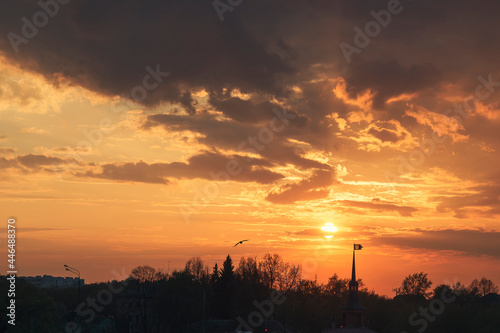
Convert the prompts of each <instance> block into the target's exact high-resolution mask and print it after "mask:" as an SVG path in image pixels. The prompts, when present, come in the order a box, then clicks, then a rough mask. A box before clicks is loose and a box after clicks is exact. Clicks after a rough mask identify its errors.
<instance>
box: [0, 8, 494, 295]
mask: <svg viewBox="0 0 500 333" xmlns="http://www.w3.org/2000/svg"><path fill="white" fill-rule="evenodd" d="M60 1H61V3H59V2H56V1H55V0H47V1H46V3H47V4H50V5H47V6H45V7H46V8H45V9H43V8H42V7H43V6H41V5H40V4H37V3H36V2H33V1H14V0H9V1H6V2H3V4H2V5H1V6H2V8H1V9H2V10H0V31H1V38H0V169H1V170H0V184H1V187H0V188H1V192H0V195H1V199H0V207H1V213H2V218H3V219H4V221H5V223H4V224H3V225H4V226H5V225H6V221H7V219H8V218H9V217H15V218H16V220H17V222H16V225H17V228H18V230H17V231H18V232H17V243H16V245H17V247H16V249H17V262H16V263H17V265H18V273H19V275H43V274H50V275H54V276H71V275H69V274H67V272H65V271H64V267H63V264H68V265H70V266H72V267H75V268H78V269H79V270H80V271H81V272H82V278H85V280H86V282H97V281H107V280H111V279H113V278H115V277H114V274H113V273H112V271H113V270H116V271H119V272H122V271H123V270H124V271H125V272H126V273H129V272H130V270H131V269H132V268H133V267H135V266H138V265H151V266H154V267H157V268H164V269H165V270H167V269H168V267H170V271H172V270H173V269H179V268H181V267H182V266H183V265H184V263H185V262H186V261H187V260H188V259H189V258H191V257H193V256H200V257H202V259H203V260H205V262H206V263H207V264H208V265H209V266H210V269H211V267H212V266H213V264H214V263H215V262H218V263H219V264H221V263H222V261H223V260H224V258H225V256H227V255H228V254H230V255H231V257H232V258H233V260H235V261H236V265H237V262H238V261H239V259H240V257H241V256H258V257H259V258H262V256H263V255H264V254H265V253H268V252H271V253H279V254H281V255H282V256H283V258H284V259H285V260H286V261H289V262H292V263H295V264H301V265H303V271H304V274H303V275H304V277H306V278H310V279H314V278H315V277H316V276H317V279H318V281H320V282H326V280H327V278H328V277H329V276H331V275H333V274H334V273H338V274H339V275H340V276H341V277H348V276H349V272H350V268H351V266H350V265H351V257H352V243H354V242H355V243H360V244H362V245H363V246H364V248H363V250H361V251H357V253H356V254H357V263H358V268H357V271H358V275H359V277H360V278H362V279H363V280H364V281H365V284H366V286H367V287H368V288H369V289H374V290H375V291H376V292H377V293H379V294H386V295H389V296H393V295H394V293H393V292H392V288H395V287H397V286H398V285H399V284H400V283H401V281H402V279H403V278H404V277H405V276H406V275H408V274H411V273H415V272H420V271H423V272H427V273H429V277H430V278H431V280H432V281H433V282H434V284H435V285H437V284H440V283H444V282H449V283H453V282H454V281H457V280H459V281H462V282H463V283H465V284H469V283H470V282H471V281H472V279H474V278H478V279H479V278H481V277H482V276H485V277H487V278H489V279H491V280H493V282H495V283H496V284H497V285H498V284H500V223H499V221H500V220H499V218H500V168H499V166H500V155H499V151H500V134H499V133H500V61H499V59H500V44H499V43H498V41H499V40H500V21H499V20H498V17H497V16H498V13H499V11H500V3H498V2H497V1H493V0H491V1H483V2H481V5H480V6H479V5H478V4H475V3H473V2H469V1H439V2H432V1H429V0H414V1H410V0H405V1H401V3H399V2H397V1H395V0H391V1H360V0H358V1H326V0H324V1H320V0H318V1H309V2H308V1H295V0H287V1H285V0H277V1H263V0H252V1H250V0H242V1H235V0H233V1H228V2H226V1H225V0H222V1H219V2H212V1H208V0H207V1H195V0H182V1H181V0H172V1H152V0H147V1H132V0H120V1H118V0H106V1H98V0H90V1H78V0H73V1H69V2H68V3H66V4H63V3H65V1H62V0H60ZM214 3H215V4H216V5H217V4H218V5H217V6H219V7H217V8H216V6H215V5H214ZM229 3H232V4H233V5H234V6H231V5H229ZM220 4H222V5H220ZM221 6H222V7H221ZM221 8H222V9H221ZM46 12H47V13H48V14H46ZM221 18H222V20H221ZM325 223H332V224H333V225H334V226H335V227H337V229H338V230H337V232H335V233H334V237H332V238H325V237H324V236H325V233H324V232H323V231H322V230H321V227H322V226H324V225H325ZM1 235H2V240H3V241H2V242H1V244H2V246H1V250H0V254H1V256H2V267H4V265H5V263H6V257H7V253H6V245H5V240H6V229H5V228H3V230H1ZM241 239H250V241H249V242H246V243H244V244H242V245H239V246H237V247H233V245H234V244H235V243H236V242H237V241H239V240H241ZM4 258H5V260H4ZM3 270H4V269H3ZM4 273H5V272H2V273H1V274H4Z"/></svg>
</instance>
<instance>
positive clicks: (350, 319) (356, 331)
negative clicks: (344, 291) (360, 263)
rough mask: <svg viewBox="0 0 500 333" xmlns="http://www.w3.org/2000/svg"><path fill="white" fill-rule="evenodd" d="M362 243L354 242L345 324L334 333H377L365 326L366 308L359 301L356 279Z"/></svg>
mask: <svg viewBox="0 0 500 333" xmlns="http://www.w3.org/2000/svg"><path fill="white" fill-rule="evenodd" d="M362 248H363V246H362V245H361V244H354V249H353V251H352V275H351V281H349V300H348V301H347V305H346V306H345V307H343V308H342V319H343V324H344V325H343V326H341V328H337V329H334V330H333V331H331V332H332V333H337V332H338V333H341V332H345V333H377V332H375V331H372V330H370V329H368V328H365V327H364V326H363V317H364V313H365V311H366V309H365V308H364V307H363V306H362V305H361V304H360V303H359V297H358V287H359V283H358V281H357V280H356V250H361V249H362Z"/></svg>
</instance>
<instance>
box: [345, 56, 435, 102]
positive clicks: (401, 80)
mask: <svg viewBox="0 0 500 333" xmlns="http://www.w3.org/2000/svg"><path fill="white" fill-rule="evenodd" d="M346 76H347V77H346V82H347V85H348V92H349V94H350V95H351V97H353V98H355V97H356V96H357V95H358V94H360V93H361V92H363V91H364V90H367V89H370V90H371V91H372V93H374V98H373V107H374V108H375V109H382V108H384V105H385V102H386V101H387V100H388V99H389V98H391V97H396V96H398V95H401V94H404V93H407V94H411V93H416V92H418V91H420V90H423V89H428V88H430V87H432V86H434V85H437V84H439V83H440V79H439V73H438V72H437V70H436V69H434V68H433V67H432V66H431V65H429V64H427V65H412V66H411V67H409V68H405V67H403V66H402V65H401V64H399V63H398V62H397V61H395V60H391V61H381V60H376V61H370V62H366V63H356V64H353V66H350V67H349V71H348V72H347V75H346Z"/></svg>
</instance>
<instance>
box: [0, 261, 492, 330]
mask: <svg viewBox="0 0 500 333" xmlns="http://www.w3.org/2000/svg"><path fill="white" fill-rule="evenodd" d="M349 280H350V279H349V278H340V277H339V276H338V275H337V274H334V275H333V276H331V277H330V278H329V279H328V282H327V283H318V282H317V281H314V280H309V279H304V278H302V270H301V267H300V266H297V265H293V264H290V263H287V262H285V261H284V260H283V258H282V257H281V256H280V255H278V254H266V255H265V256H264V257H263V258H262V259H260V260H257V258H254V257H247V258H241V260H240V261H239V263H238V264H235V263H233V260H232V258H231V257H230V256H227V258H226V260H225V261H224V262H223V264H222V266H221V267H219V265H217V264H215V265H214V267H208V266H207V265H205V263H204V262H203V260H202V259H200V258H192V259H190V260H189V261H188V262H187V263H186V265H185V267H184V269H182V270H177V271H174V272H172V273H171V274H167V273H165V272H164V271H162V270H158V269H155V268H153V267H150V266H139V267H136V268H134V269H133V270H132V272H131V274H130V276H129V278H127V279H125V280H123V281H112V282H108V283H98V284H90V285H85V286H83V287H82V288H81V291H80V295H79V294H78V288H67V289H60V290H57V289H50V290H43V289H38V288H36V287H34V286H32V285H29V284H27V283H25V282H23V281H18V284H17V290H18V296H17V299H18V302H17V306H18V308H17V311H18V312H17V314H16V316H17V317H16V327H15V328H12V327H10V330H9V332H81V333H83V332H105V331H106V332H108V333H109V332H143V333H160V332H182V333H185V332H202V331H203V330H202V327H203V325H204V323H205V325H206V326H205V331H206V332H207V333H209V332H211V331H210V327H212V326H210V325H209V323H213V322H214V320H236V319H237V318H241V320H244V321H246V322H247V323H248V322H249V321H248V319H249V318H250V317H249V316H250V315H251V314H255V313H256V312H259V313H260V315H259V316H262V317H264V318H266V319H267V320H274V321H277V322H280V323H282V324H284V325H287V326H288V327H293V328H295V329H296V330H297V332H302V333H315V332H325V331H327V329H329V328H331V327H332V323H333V322H336V324H337V325H339V324H341V322H340V319H341V308H342V307H343V306H344V305H345V304H346V302H347V297H348V283H349ZM358 283H359V286H360V288H359V290H360V292H359V298H360V302H361V304H362V305H363V306H365V307H366V308H367V312H366V316H365V326H367V327H368V328H370V329H372V330H375V331H377V332H380V333H385V332H387V333H392V332H402V331H406V332H420V333H421V332H424V331H425V332H428V333H434V332H436V333H437V332H439V333H446V332H450V333H451V332H453V333H460V332H500V303H499V297H500V296H498V295H497V293H498V288H497V286H495V284H494V283H493V282H492V281H490V280H488V279H486V278H481V279H478V280H474V281H473V282H472V283H471V284H470V285H469V286H464V285H463V284H461V283H460V282H455V283H453V284H448V285H447V284H441V285H437V286H435V287H434V288H433V283H432V281H430V280H429V279H428V277H427V274H425V273H423V272H421V273H414V274H410V275H408V276H407V277H406V278H405V279H404V280H403V281H402V283H401V285H400V286H398V287H396V288H395V289H394V291H395V292H396V295H397V296H396V297H394V298H393V299H391V298H387V297H381V296H379V295H377V294H376V293H375V292H374V291H370V290H369V289H368V288H367V286H365V285H364V283H363V281H362V280H361V279H360V280H358ZM6 286H7V282H6V279H5V277H2V279H0V287H1V288H0V289H1V290H5V289H4V287H6ZM277 291H279V295H280V296H279V299H280V302H275V303H272V304H273V305H272V306H269V304H271V302H270V300H271V299H273V297H275V296H276V292H277ZM273 292H274V293H275V294H274V296H273ZM4 294H5V293H2V297H4ZM5 302H6V299H2V304H1V309H2V310H1V312H2V313H1V315H2V317H3V318H6V313H5V309H6V306H4V305H5V304H4V303H5ZM266 304H267V305H266ZM264 305H265V306H264ZM257 317H258V316H257ZM0 322H1V324H0V331H2V332H3V331H6V330H7V329H8V328H9V326H7V324H6V323H5V322H4V321H3V320H2V321H0ZM249 325H250V324H249ZM250 326H251V325H250ZM257 331H258V329H256V330H255V332H257ZM290 331H292V330H291V329H290Z"/></svg>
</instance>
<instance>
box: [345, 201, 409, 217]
mask: <svg viewBox="0 0 500 333" xmlns="http://www.w3.org/2000/svg"><path fill="white" fill-rule="evenodd" d="M339 202H340V203H341V204H343V205H344V206H348V207H357V208H363V209H370V210H375V211H379V212H383V211H389V212H390V211H393V212H397V213H398V214H399V215H401V216H412V214H413V213H414V212H416V211H418V209H416V208H414V207H409V206H398V205H394V204H391V203H384V202H382V201H381V200H380V199H373V200H372V201H371V202H366V201H353V200H342V201H339Z"/></svg>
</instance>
